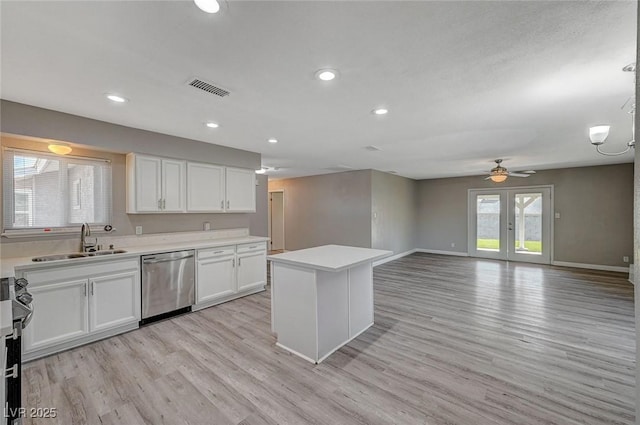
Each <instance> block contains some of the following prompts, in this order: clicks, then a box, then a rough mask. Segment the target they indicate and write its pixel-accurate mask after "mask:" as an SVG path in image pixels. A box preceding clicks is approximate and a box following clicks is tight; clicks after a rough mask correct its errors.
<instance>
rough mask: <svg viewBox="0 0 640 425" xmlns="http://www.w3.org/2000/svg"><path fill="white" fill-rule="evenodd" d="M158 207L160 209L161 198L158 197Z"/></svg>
mask: <svg viewBox="0 0 640 425" xmlns="http://www.w3.org/2000/svg"><path fill="white" fill-rule="evenodd" d="M158 209H159V210H161V209H162V199H158Z"/></svg>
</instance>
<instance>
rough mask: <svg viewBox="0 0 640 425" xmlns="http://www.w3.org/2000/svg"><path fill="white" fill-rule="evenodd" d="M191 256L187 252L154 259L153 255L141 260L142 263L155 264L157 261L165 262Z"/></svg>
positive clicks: (191, 255) (191, 256)
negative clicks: (177, 255) (182, 254)
mask: <svg viewBox="0 0 640 425" xmlns="http://www.w3.org/2000/svg"><path fill="white" fill-rule="evenodd" d="M193 256H194V255H193V254H188V255H185V256H182V257H169V258H160V259H156V258H155V257H152V258H145V259H144V260H142V264H157V263H166V262H168V261H180V260H184V259H186V258H193Z"/></svg>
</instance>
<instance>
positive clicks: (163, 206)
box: [162, 199, 167, 210]
mask: <svg viewBox="0 0 640 425" xmlns="http://www.w3.org/2000/svg"><path fill="white" fill-rule="evenodd" d="M162 209H163V210H166V209H167V200H166V199H163V200H162Z"/></svg>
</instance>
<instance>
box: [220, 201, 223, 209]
mask: <svg viewBox="0 0 640 425" xmlns="http://www.w3.org/2000/svg"><path fill="white" fill-rule="evenodd" d="M220 209H221V210H223V209H224V201H220Z"/></svg>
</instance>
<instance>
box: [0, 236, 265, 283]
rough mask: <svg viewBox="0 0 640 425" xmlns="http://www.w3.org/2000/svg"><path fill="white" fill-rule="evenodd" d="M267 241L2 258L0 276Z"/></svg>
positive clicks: (259, 238) (249, 239) (208, 242)
mask: <svg viewBox="0 0 640 425" xmlns="http://www.w3.org/2000/svg"><path fill="white" fill-rule="evenodd" d="M268 240H269V238H266V237H262V236H241V237H233V238H220V239H209V240H200V241H194V242H179V243H168V242H167V243H161V244H153V245H141V246H129V247H125V248H123V249H124V250H126V251H127V252H126V253H123V254H113V255H102V256H95V257H84V258H73V259H65V260H56V261H42V262H34V261H32V258H33V256H30V257H20V258H3V259H2V260H1V261H0V276H1V277H11V276H15V275H16V272H17V271H24V270H37V269H42V268H47V267H53V266H63V265H64V266H68V265H72V264H77V265H82V264H87V263H90V262H98V261H113V260H119V259H123V258H131V257H139V256H141V255H147V254H158V253H161V252H172V251H183V250H189V249H203V248H215V247H219V246H225V245H239V244H245V243H246V244H250V243H256V242H266V241H268ZM116 249H118V247H117V246H116ZM51 254H58V253H53V252H52V253H51ZM60 254H65V253H60Z"/></svg>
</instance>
